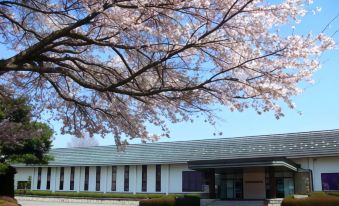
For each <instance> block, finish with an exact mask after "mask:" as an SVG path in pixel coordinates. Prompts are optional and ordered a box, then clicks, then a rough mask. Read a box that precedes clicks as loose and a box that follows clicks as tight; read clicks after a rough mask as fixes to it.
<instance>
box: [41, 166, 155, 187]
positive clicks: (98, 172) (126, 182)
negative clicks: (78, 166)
mask: <svg viewBox="0 0 339 206" xmlns="http://www.w3.org/2000/svg"><path fill="white" fill-rule="evenodd" d="M41 173H42V168H41V167H39V168H38V183H37V189H38V190H40V189H41ZM64 176H65V168H64V167H60V178H59V190H64V178H65V177H64ZM74 176H75V167H71V174H70V190H74ZM155 178H156V180H155V182H156V187H155V188H156V192H160V191H161V165H156V177H155ZM100 179H101V167H100V166H97V167H96V174H95V190H96V191H100ZM111 185H112V186H111V191H116V189H117V167H116V166H112V184H111ZM88 188H89V167H88V166H86V167H85V178H84V188H83V189H84V191H88ZM50 189H51V168H50V167H49V168H48V169H47V184H46V190H50ZM124 191H125V192H128V191H129V166H128V165H126V166H125V167H124ZM141 191H142V192H146V191H147V165H143V166H142V186H141Z"/></svg>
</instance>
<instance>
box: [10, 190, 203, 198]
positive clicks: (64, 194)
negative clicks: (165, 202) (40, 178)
mask: <svg viewBox="0 0 339 206" xmlns="http://www.w3.org/2000/svg"><path fill="white" fill-rule="evenodd" d="M15 194H16V195H21V196H49V197H79V198H80V197H85V198H128V199H153V198H160V197H169V196H170V197H183V196H185V197H187V198H189V197H195V198H199V195H198V194H192V195H183V194H173V195H168V196H166V195H165V194H131V193H102V192H51V191H43V190H26V191H25V190H16V191H15Z"/></svg>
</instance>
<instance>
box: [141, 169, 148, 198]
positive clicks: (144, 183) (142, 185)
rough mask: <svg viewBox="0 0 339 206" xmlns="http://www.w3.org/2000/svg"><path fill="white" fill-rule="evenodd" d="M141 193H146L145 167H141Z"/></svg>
mask: <svg viewBox="0 0 339 206" xmlns="http://www.w3.org/2000/svg"><path fill="white" fill-rule="evenodd" d="M141 191H142V192H147V165H142V166H141Z"/></svg>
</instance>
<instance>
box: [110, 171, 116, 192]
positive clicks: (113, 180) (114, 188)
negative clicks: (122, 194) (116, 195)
mask: <svg viewBox="0 0 339 206" xmlns="http://www.w3.org/2000/svg"><path fill="white" fill-rule="evenodd" d="M111 191H113V192H115V191H117V166H112V185H111Z"/></svg>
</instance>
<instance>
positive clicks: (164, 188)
mask: <svg viewBox="0 0 339 206" xmlns="http://www.w3.org/2000/svg"><path fill="white" fill-rule="evenodd" d="M168 185H169V165H161V192H162V193H166V194H168V192H169V191H168V189H169V187H168Z"/></svg>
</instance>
